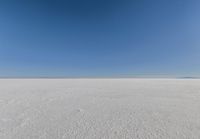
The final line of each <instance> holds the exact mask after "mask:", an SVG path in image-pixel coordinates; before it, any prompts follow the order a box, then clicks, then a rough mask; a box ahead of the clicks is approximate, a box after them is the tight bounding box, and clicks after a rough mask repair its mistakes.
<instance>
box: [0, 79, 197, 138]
mask: <svg viewBox="0 0 200 139" xmlns="http://www.w3.org/2000/svg"><path fill="white" fill-rule="evenodd" d="M199 138H200V80H197V79H195V80H192V79H1V80H0V139H199Z"/></svg>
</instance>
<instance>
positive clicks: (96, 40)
mask: <svg viewBox="0 0 200 139" xmlns="http://www.w3.org/2000/svg"><path fill="white" fill-rule="evenodd" d="M199 7H200V3H199V2H198V1H197V0H28V1H27V0H7V1H6V0H2V1H0V76H1V77H106V76H109V77H110V76H116V77H118V76H127V77H129V76H130V77H132V76H200V60H199V59H200V39H199V38H200V17H199V14H200V10H199Z"/></svg>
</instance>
